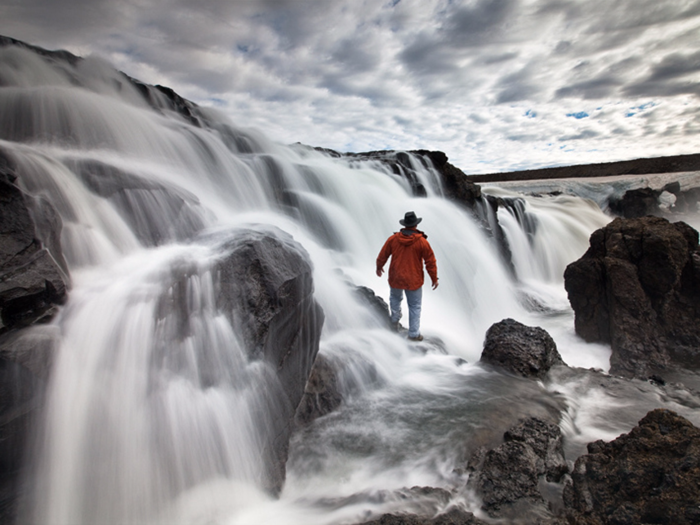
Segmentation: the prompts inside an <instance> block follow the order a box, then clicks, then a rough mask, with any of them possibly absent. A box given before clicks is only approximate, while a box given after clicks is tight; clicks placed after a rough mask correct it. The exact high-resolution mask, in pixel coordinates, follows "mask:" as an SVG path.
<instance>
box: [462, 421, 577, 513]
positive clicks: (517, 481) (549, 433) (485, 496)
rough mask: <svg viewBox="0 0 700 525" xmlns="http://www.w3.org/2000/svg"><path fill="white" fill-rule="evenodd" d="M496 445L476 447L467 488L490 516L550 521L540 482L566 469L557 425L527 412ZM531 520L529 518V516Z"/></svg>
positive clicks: (557, 477) (556, 478)
mask: <svg viewBox="0 0 700 525" xmlns="http://www.w3.org/2000/svg"><path fill="white" fill-rule="evenodd" d="M503 439H504V443H502V444H501V445H499V446H498V447H496V448H494V449H491V450H486V449H483V448H482V449H481V450H478V451H477V452H476V453H475V454H474V455H473V456H472V458H471V459H470V461H469V464H468V470H470V471H471V472H472V473H473V474H472V476H471V477H470V479H469V487H471V488H472V489H474V490H475V491H476V493H477V495H478V496H479V497H480V498H481V501H482V510H484V511H485V512H487V513H488V514H489V515H490V516H491V517H494V518H503V519H508V520H513V519H516V518H519V519H525V521H523V523H534V522H537V521H543V520H544V521H547V520H554V519H555V517H554V516H553V515H552V513H551V512H550V511H549V509H548V501H547V498H545V496H544V495H543V493H542V490H541V488H540V487H541V481H542V480H547V481H551V482H558V481H560V480H561V479H562V477H563V475H564V474H566V473H567V471H568V468H567V465H566V461H565V459H564V452H563V447H562V434H561V430H560V429H559V427H558V426H557V425H555V424H553V423H548V422H546V421H543V420H542V419H539V418H535V417H531V418H528V419H525V420H523V421H521V422H519V423H518V424H517V425H515V426H514V427H512V428H511V429H509V430H508V431H507V432H506V433H505V434H504V436H503ZM528 520H530V521H528Z"/></svg>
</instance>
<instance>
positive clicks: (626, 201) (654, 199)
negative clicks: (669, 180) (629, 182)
mask: <svg viewBox="0 0 700 525" xmlns="http://www.w3.org/2000/svg"><path fill="white" fill-rule="evenodd" d="M659 195H661V192H660V191H657V190H653V189H651V188H638V189H635V190H627V191H626V192H625V194H624V195H623V196H622V198H620V199H618V200H611V201H610V209H611V210H612V211H613V212H615V213H616V214H618V215H620V216H622V217H625V218H627V219H633V218H636V217H645V216H647V215H655V214H658V213H659Z"/></svg>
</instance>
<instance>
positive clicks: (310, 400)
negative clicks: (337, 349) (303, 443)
mask: <svg viewBox="0 0 700 525" xmlns="http://www.w3.org/2000/svg"><path fill="white" fill-rule="evenodd" d="M342 401H343V396H342V395H341V394H340V391H339V389H338V374H337V372H336V370H335V367H334V366H333V363H332V361H330V360H329V359H328V358H326V357H324V356H322V355H318V356H316V361H315V362H314V366H313V368H312V369H311V374H310V375H309V380H308V381H307V382H306V388H305V389H304V397H303V398H302V399H301V402H300V403H299V407H298V408H297V412H296V422H297V424H299V425H307V424H309V423H311V422H312V421H313V420H314V419H316V418H319V417H321V416H325V415H326V414H329V413H330V412H332V411H334V410H335V409H336V408H338V407H339V406H340V404H341V403H342Z"/></svg>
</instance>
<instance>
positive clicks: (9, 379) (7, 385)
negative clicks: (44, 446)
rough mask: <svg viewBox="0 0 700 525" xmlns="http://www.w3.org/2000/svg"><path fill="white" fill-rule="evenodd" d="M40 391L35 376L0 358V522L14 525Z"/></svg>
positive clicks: (39, 400)
mask: <svg viewBox="0 0 700 525" xmlns="http://www.w3.org/2000/svg"><path fill="white" fill-rule="evenodd" d="M42 392H43V382H42V381H40V380H38V379H37V378H36V377H35V376H34V374H32V373H31V372H30V371H29V370H27V369H26V368H24V367H23V366H22V365H20V364H18V363H14V362H12V361H8V360H6V359H2V358H0V523H14V522H15V516H16V513H17V501H18V499H19V497H20V491H21V488H22V486H21V484H20V480H21V467H22V462H23V457H24V455H25V453H26V451H27V447H28V443H29V436H30V432H31V427H32V425H33V423H34V417H35V414H36V412H37V409H38V408H39V405H40V402H41V398H42Z"/></svg>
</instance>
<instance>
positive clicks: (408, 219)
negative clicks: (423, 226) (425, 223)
mask: <svg viewBox="0 0 700 525" xmlns="http://www.w3.org/2000/svg"><path fill="white" fill-rule="evenodd" d="M422 220H423V219H422V218H421V217H416V212H414V211H407V212H406V215H404V217H403V219H399V222H400V223H401V224H402V225H404V226H406V227H407V228H413V227H414V226H417V225H418V223H419V222H420V221H422Z"/></svg>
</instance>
